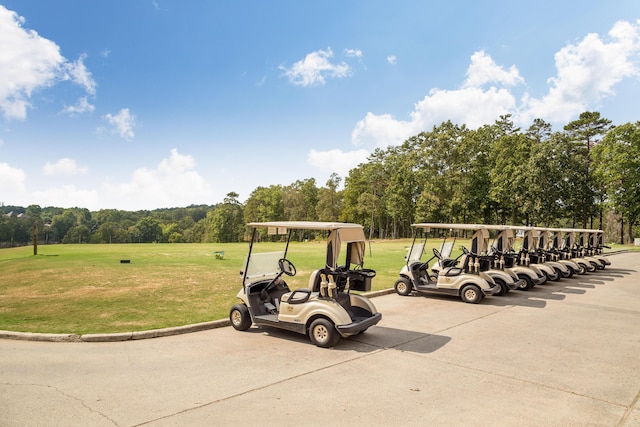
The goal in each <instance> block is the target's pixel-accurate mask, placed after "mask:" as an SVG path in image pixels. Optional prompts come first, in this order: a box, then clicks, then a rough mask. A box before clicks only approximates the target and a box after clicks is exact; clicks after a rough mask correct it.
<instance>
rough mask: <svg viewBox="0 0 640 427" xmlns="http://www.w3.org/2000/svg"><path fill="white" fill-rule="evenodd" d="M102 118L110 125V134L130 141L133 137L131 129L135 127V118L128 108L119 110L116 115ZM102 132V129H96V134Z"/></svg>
mask: <svg viewBox="0 0 640 427" xmlns="http://www.w3.org/2000/svg"><path fill="white" fill-rule="evenodd" d="M102 118H103V119H105V120H106V121H107V122H108V123H109V125H111V133H115V134H118V135H120V137H121V138H122V139H125V140H127V141H131V140H132V139H133V137H134V136H135V134H134V133H133V128H135V126H136V116H134V115H133V114H131V113H130V112H129V109H128V108H123V109H121V110H120V111H119V112H118V114H116V115H113V114H106V115H104V116H103V117H102ZM102 130H103V128H98V132H101V131H102Z"/></svg>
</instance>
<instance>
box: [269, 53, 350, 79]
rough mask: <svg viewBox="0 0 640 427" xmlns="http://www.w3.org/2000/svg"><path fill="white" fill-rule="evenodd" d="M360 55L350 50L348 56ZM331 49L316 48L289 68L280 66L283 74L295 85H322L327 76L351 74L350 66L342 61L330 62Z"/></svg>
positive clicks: (339, 76) (338, 76) (346, 75)
mask: <svg viewBox="0 0 640 427" xmlns="http://www.w3.org/2000/svg"><path fill="white" fill-rule="evenodd" d="M358 52H359V56H362V52H360V51H356V50H352V51H350V54H349V56H358ZM332 57H333V51H332V50H331V48H327V50H317V51H315V52H311V53H309V54H307V56H305V58H304V59H301V60H300V61H298V62H296V63H294V64H293V65H292V66H291V67H290V68H287V67H285V66H282V65H281V66H280V69H281V70H282V71H283V74H284V75H285V76H286V77H288V78H289V81H290V82H291V83H292V84H294V85H296V86H303V87H307V86H316V85H323V84H325V81H326V79H327V78H343V77H348V76H349V75H351V68H350V67H349V65H347V64H346V63H344V62H340V63H332V62H331V58H332Z"/></svg>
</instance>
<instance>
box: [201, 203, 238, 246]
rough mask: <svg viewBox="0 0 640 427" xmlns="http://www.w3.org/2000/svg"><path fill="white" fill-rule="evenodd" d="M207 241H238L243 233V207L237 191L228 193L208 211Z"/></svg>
mask: <svg viewBox="0 0 640 427" xmlns="http://www.w3.org/2000/svg"><path fill="white" fill-rule="evenodd" d="M206 224H207V238H206V240H207V241H208V242H215V243H227V242H238V241H240V240H241V239H242V236H243V234H244V208H243V206H242V204H240V202H239V201H238V193H234V192H231V193H228V194H227V197H225V199H224V203H222V204H221V205H219V206H217V207H216V208H215V209H214V210H212V211H209V212H208V213H207V217H206Z"/></svg>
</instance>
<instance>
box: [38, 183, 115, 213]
mask: <svg viewBox="0 0 640 427" xmlns="http://www.w3.org/2000/svg"><path fill="white" fill-rule="evenodd" d="M29 200H30V201H28V203H29V204H31V203H36V204H39V205H40V206H57V207H62V208H71V207H81V208H87V209H90V210H94V209H96V210H97V209H98V208H97V206H98V205H99V203H101V202H102V197H101V195H100V194H99V192H98V191H97V190H83V189H80V188H77V187H76V186H75V185H73V184H68V185H63V186H62V187H56V188H47V189H46V190H38V191H34V192H33V193H32V194H30V195H29ZM34 200H36V202H34Z"/></svg>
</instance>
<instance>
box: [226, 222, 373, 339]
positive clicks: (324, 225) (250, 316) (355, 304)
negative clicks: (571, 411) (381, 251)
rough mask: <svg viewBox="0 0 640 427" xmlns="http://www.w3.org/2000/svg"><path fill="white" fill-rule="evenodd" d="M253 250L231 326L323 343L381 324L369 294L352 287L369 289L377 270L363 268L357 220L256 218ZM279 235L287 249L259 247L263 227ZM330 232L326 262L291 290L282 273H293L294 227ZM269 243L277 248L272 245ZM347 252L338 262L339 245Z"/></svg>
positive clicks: (363, 247)
mask: <svg viewBox="0 0 640 427" xmlns="http://www.w3.org/2000/svg"><path fill="white" fill-rule="evenodd" d="M248 225H249V226H250V227H252V236H251V243H250V245H249V254H248V255H247V259H246V261H245V264H244V268H243V270H242V271H241V273H240V274H242V289H241V290H240V291H239V292H238V295H237V297H238V298H239V299H240V303H238V304H236V305H234V306H233V307H232V308H231V310H230V312H229V318H230V320H231V325H232V326H233V327H234V328H235V329H237V330H239V331H244V330H247V329H249V328H250V327H251V325H252V324H255V325H257V326H271V327H275V328H280V329H286V330H289V331H294V332H298V333H301V334H305V335H309V338H310V339H311V342H313V343H314V344H315V345H317V346H319V347H332V346H334V345H335V344H336V343H337V342H338V340H339V339H340V337H345V338H346V337H349V336H352V335H356V334H359V333H362V332H364V331H365V330H367V328H369V327H371V326H373V325H375V324H377V323H378V322H379V321H380V319H381V318H382V315H381V314H380V313H378V312H377V310H376V308H375V306H374V305H373V303H372V302H371V301H369V299H368V298H366V297H364V296H362V295H359V294H355V293H351V291H369V290H371V280H372V279H373V277H375V275H376V273H375V271H373V270H367V269H364V268H362V267H363V262H364V252H365V237H364V231H363V228H362V226H361V225H359V224H349V223H339V222H312V221H274V222H254V223H249V224H248ZM265 228H266V229H267V230H268V234H269V235H280V236H281V237H283V236H286V237H283V238H282V242H283V246H284V248H283V250H282V251H279V252H259V251H258V250H257V246H258V245H256V243H257V241H258V240H259V238H260V233H259V230H260V229H262V230H264V229H265ZM296 230H298V231H299V230H312V231H328V238H327V249H326V263H325V266H324V267H322V268H319V269H317V270H315V271H313V272H312V273H311V277H310V278H309V286H308V288H302V289H296V290H294V291H292V290H291V289H289V286H288V285H287V283H286V282H285V280H284V277H283V276H295V275H296V268H295V267H294V265H293V264H292V262H291V261H290V260H289V258H288V257H287V256H288V253H287V252H288V249H289V242H290V241H291V237H292V234H293V232H294V231H296ZM270 247H273V246H272V245H271V246H270ZM343 249H344V251H345V252H346V257H345V258H344V259H345V262H344V264H342V265H339V262H338V259H339V256H340V252H341V250H343Z"/></svg>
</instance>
